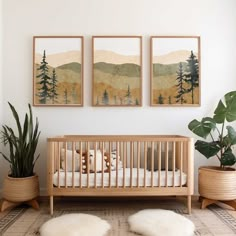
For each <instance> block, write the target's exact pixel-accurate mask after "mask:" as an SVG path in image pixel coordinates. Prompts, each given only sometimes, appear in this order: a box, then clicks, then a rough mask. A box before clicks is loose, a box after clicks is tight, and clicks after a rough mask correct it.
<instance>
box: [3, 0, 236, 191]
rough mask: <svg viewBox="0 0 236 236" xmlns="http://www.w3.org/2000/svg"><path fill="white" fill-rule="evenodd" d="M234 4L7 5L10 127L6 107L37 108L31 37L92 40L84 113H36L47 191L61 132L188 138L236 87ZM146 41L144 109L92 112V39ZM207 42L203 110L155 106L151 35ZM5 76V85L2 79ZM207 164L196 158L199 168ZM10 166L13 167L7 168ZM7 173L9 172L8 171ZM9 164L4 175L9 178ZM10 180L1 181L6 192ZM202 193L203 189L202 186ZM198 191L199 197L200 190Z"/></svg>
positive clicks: (145, 0) (147, 0)
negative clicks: (53, 147)
mask: <svg viewBox="0 0 236 236" xmlns="http://www.w3.org/2000/svg"><path fill="white" fill-rule="evenodd" d="M235 9H236V1H235V0H224V1H222V0H207V1H206V0H198V1H193V0H178V1H176V0H165V1H163V0H119V1H115V0H100V1H97V0H86V1H83V0H41V1H31V0H21V1H18V0H3V22H4V29H3V39H4V44H3V62H2V68H3V77H2V81H1V82H2V85H3V101H4V106H3V111H4V112H3V119H4V122H11V121H10V119H11V116H10V113H9V109H8V106H7V101H10V102H12V103H13V104H14V105H15V106H16V108H17V109H18V110H20V113H22V114H23V113H24V112H25V111H26V109H27V103H29V102H30V103H31V102H32V55H33V52H32V37H33V36H34V35H45V36H46V35H82V36H85V49H84V52H85V60H84V101H85V102H84V103H85V104H84V107H81V108H75V107H74V108H65V107H64V108H63V107H54V108H52V107H51V108H49V107H34V108H33V111H34V114H35V115H37V116H38V118H39V121H40V129H41V131H42V134H41V138H40V144H39V148H38V151H39V152H40V153H41V158H40V160H39V161H38V163H37V166H36V171H37V173H38V174H39V177H40V183H41V190H43V189H45V187H46V178H45V174H46V138H47V137H49V136H54V135H61V134H182V135H192V134H191V133H190V132H189V131H188V129H187V124H188V123H189V121H190V120H191V119H193V118H195V117H199V118H200V117H201V116H202V115H206V114H208V113H209V112H211V111H212V109H213V106H214V105H215V104H216V102H217V101H218V99H219V98H220V97H222V95H223V94H224V93H225V92H227V91H229V90H233V89H235V84H236V82H235V81H236V80H235V63H236V62H235V55H236V47H235V42H236V14H235ZM92 35H142V36H143V106H142V107H141V108H140V107H139V108H98V107H91V75H92V74H91V63H92V62H91V36H92ZM151 35H180V36H181V35H199V36H201V56H202V60H201V65H202V67H201V69H202V70H201V78H202V83H201V84H202V85H201V86H202V88H201V94H202V96H201V99H202V105H201V107H197V108H196V107H195V108H194V107H189V108H186V107H185V108H174V107H165V108H157V107H156V108H155V107H150V106H149V94H150V91H149V87H150V82H149V75H150V71H149V62H150V53H149V46H150V45H149V36H151ZM3 78H4V79H3ZM205 162H206V161H205V159H204V158H203V157H201V156H200V155H199V154H197V153H196V158H195V169H196V170H197V168H198V166H199V165H201V164H204V163H205ZM5 165H6V166H5ZM2 170H3V171H2ZM6 170H7V164H6V163H5V164H4V166H3V167H1V172H0V173H2V172H3V173H6ZM2 179H3V175H2V174H1V176H0V186H1V183H2ZM196 187H197V185H196ZM195 192H196V191H195Z"/></svg>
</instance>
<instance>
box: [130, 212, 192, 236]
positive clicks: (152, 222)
mask: <svg viewBox="0 0 236 236" xmlns="http://www.w3.org/2000/svg"><path fill="white" fill-rule="evenodd" d="M128 222H129V225H130V230H131V231H133V232H136V233H139V234H142V235H145V236H162V235H163V236H193V235H194V230H195V226H194V224H193V222H192V221H190V220H189V219H187V218H185V217H184V216H181V215H179V214H177V213H175V212H173V211H168V210H160V209H149V210H142V211H139V212H137V213H135V214H134V215H131V216H130V217H129V218H128Z"/></svg>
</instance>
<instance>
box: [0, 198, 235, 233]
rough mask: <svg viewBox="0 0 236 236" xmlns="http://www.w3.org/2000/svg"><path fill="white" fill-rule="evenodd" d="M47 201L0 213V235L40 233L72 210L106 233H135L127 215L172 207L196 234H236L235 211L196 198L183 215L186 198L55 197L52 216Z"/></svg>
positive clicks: (170, 208)
mask: <svg viewBox="0 0 236 236" xmlns="http://www.w3.org/2000/svg"><path fill="white" fill-rule="evenodd" d="M49 209H50V208H49V201H43V202H40V210H39V211H36V210H34V209H32V208H29V207H27V206H20V207H18V208H15V209H13V210H11V211H4V212H0V235H1V236H39V235H40V234H39V229H40V227H41V226H42V225H43V224H44V223H45V222H47V221H48V220H50V219H52V218H55V217H58V216H61V215H65V214H71V213H84V214H91V215H94V216H98V217H100V218H102V219H104V220H106V221H107V222H108V223H109V224H110V225H111V229H110V230H109V231H108V233H107V235H106V236H137V234H135V233H133V232H131V231H130V228H129V224H128V217H129V216H131V215H133V214H135V213H136V212H138V211H141V210H144V209H165V210H172V211H174V212H176V213H178V214H180V215H183V216H185V217H186V218H187V219H189V220H191V221H192V222H193V223H194V225H195V227H196V229H195V232H194V235H195V236H214V235H216V236H222V235H224V236H225V235H227V236H233V235H234V236H235V235H236V212H235V211H228V210H225V209H223V208H220V207H218V206H216V205H213V206H212V207H209V208H207V209H204V210H201V209H200V203H199V202H198V201H195V202H193V208H192V214H191V215H188V214H186V212H187V209H186V200H185V199H184V200H180V201H179V200H178V199H176V198H174V199H166V200H165V199H164V200H156V199H155V200H151V199H150V198H148V199H147V200H137V199H135V200H133V199H132V198H128V200H126V201H124V200H122V199H112V200H109V199H108V200H99V198H97V199H96V200H95V201H85V200H84V201H83V200H78V198H75V199H74V198H73V199H70V198H68V197H66V198H65V199H63V200H62V199H60V200H59V201H56V200H55V205H54V215H53V217H51V216H50V214H49Z"/></svg>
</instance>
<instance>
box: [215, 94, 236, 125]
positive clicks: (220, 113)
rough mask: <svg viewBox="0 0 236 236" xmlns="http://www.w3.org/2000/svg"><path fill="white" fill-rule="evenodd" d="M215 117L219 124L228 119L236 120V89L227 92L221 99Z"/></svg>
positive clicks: (230, 120)
mask: <svg viewBox="0 0 236 236" xmlns="http://www.w3.org/2000/svg"><path fill="white" fill-rule="evenodd" d="M213 119H214V120H215V121H216V123H218V124H222V123H224V122H225V120H226V121H228V122H232V121H235V120H236V91H232V92H229V93H227V94H225V96H224V100H223V101H222V100H220V101H219V103H218V105H217V107H216V109H215V111H214V117H213Z"/></svg>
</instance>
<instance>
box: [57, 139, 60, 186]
mask: <svg viewBox="0 0 236 236" xmlns="http://www.w3.org/2000/svg"><path fill="white" fill-rule="evenodd" d="M58 147H59V148H58V151H57V152H58V158H59V161H58V162H57V170H58V175H57V181H58V187H59V188H60V185H61V184H60V168H61V166H60V163H61V148H60V143H59V145H58Z"/></svg>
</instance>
